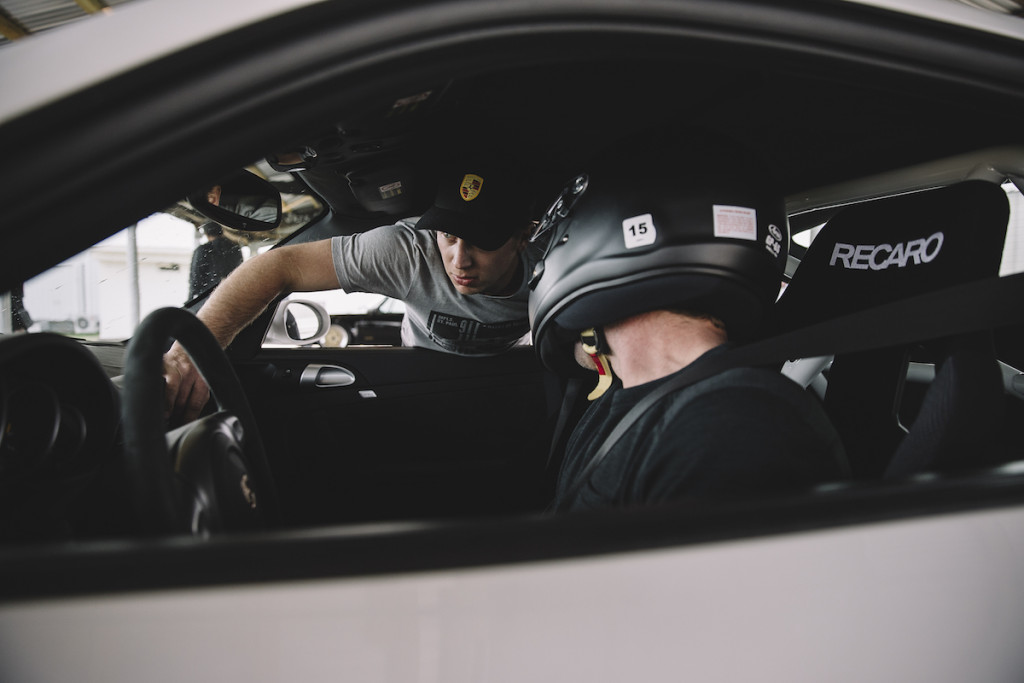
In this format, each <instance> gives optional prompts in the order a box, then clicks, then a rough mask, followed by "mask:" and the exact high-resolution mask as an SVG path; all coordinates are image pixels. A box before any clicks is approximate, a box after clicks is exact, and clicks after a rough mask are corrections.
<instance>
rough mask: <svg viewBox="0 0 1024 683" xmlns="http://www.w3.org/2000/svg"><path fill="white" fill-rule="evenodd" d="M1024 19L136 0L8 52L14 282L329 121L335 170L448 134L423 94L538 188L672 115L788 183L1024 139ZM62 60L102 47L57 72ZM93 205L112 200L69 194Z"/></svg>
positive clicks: (805, 187)
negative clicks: (743, 151)
mask: <svg viewBox="0 0 1024 683" xmlns="http://www.w3.org/2000/svg"><path fill="white" fill-rule="evenodd" d="M883 8H884V9H883ZM739 9H742V10H744V11H743V12H739V11H738V10H739ZM888 10H897V11H898V13H897V14H893V13H889V12H888ZM911 12H912V14H910V13H911ZM200 17H201V18H202V21H201V22H200V21H199V18H200ZM924 17H927V18H928V19H933V18H941V19H942V20H943V22H944V23H933V22H931V21H926V20H925V19H924ZM271 19H272V21H271ZM997 20H998V21H997ZM950 21H952V22H953V24H952V25H951V24H949V23H948V22H950ZM965 26H969V27H970V29H971V30H965V29H964V28H963V27H965ZM1022 27H1024V21H1021V20H1019V19H1017V18H1013V17H1007V16H1005V15H993V14H991V13H988V12H984V11H981V10H977V9H975V8H972V7H967V6H963V5H960V4H957V3H951V2H943V1H942V0H935V1H933V2H928V3H917V2H915V3H908V2H884V3H883V2H870V3H865V2H835V1H829V0H818V1H816V2H804V3H794V4H786V5H779V4H778V3H767V2H765V3H751V2H742V3H741V2H725V1H723V2H717V3H703V4H701V3H698V4H694V3H685V2H679V3H663V2H635V1H634V2H627V1H626V0H591V1H589V2H587V1H583V0H552V2H549V3H545V4H544V6H543V7H539V6H537V5H536V4H535V3H532V2H525V1H524V2H517V1H515V0H511V1H507V2H502V3H486V4H482V3H475V4H470V5H469V6H467V5H465V4H463V3H458V2H443V1H436V2H432V3H416V4H415V5H410V4H408V3H402V2H386V1H385V2H381V1H379V0H378V1H375V2H368V1H363V0H358V1H350V2H345V3H340V2H308V1H304V0H286V1H284V2H282V1H281V0H274V1H273V2H271V1H270V0H255V1H253V2H244V3H214V4H213V5H209V3H205V2H202V0H148V1H147V2H145V3H138V4H131V5H128V6H125V7H123V8H119V11H118V12H115V13H112V14H111V15H110V16H104V17H102V18H101V19H96V20H90V21H86V22H80V23H78V24H75V25H70V26H67V27H63V28H61V29H58V30H54V31H51V32H49V33H48V34H44V35H40V36H37V37H30V38H27V39H25V40H23V41H20V43H19V44H16V45H13V46H8V47H7V48H5V49H4V50H2V51H0V81H2V82H4V83H19V87H17V88H12V89H10V92H9V93H8V92H5V97H4V98H2V99H0V143H2V144H0V147H3V148H4V149H5V150H6V151H7V152H8V154H10V155H13V157H14V158H17V159H18V160H19V163H18V166H17V173H13V174H11V177H10V180H9V181H8V182H6V183H5V185H4V186H2V187H0V201H3V203H4V205H5V207H7V211H8V214H7V217H8V220H7V221H5V225H3V226H0V231H2V232H3V233H6V234H5V235H4V238H5V239H7V240H8V242H7V244H8V245H9V246H10V248H9V249H7V250H5V251H6V254H4V255H0V278H2V281H0V290H2V289H3V288H4V287H5V286H9V285H10V284H11V283H12V282H18V281H22V280H24V279H25V278H27V277H29V276H31V275H34V274H36V273H38V272H41V271H42V270H43V269H45V268H46V267H49V266H50V265H53V264H54V263H57V262H59V261H60V260H62V259H63V258H67V257H68V256H70V255H72V254H73V253H76V252H77V251H78V250H80V249H82V248H84V247H86V246H88V245H90V244H92V243H94V242H95V241H97V240H98V239H100V238H102V237H104V236H106V235H107V234H110V232H112V231H114V230H116V229H119V228H120V227H123V226H125V225H128V224H130V223H131V222H132V221H134V220H138V219H139V218H141V217H144V216H145V215H147V212H151V211H153V210H154V208H158V207H159V206H160V205H161V204H160V203H161V202H164V204H163V205H165V206H166V205H169V204H170V203H171V202H173V201H175V200H177V199H179V198H180V197H181V196H184V195H185V194H186V193H187V192H189V191H191V190H193V189H194V188H195V187H196V186H198V185H199V184H202V183H204V182H207V181H211V180H214V179H215V178H216V176H217V175H218V174H220V173H224V172H226V171H228V170H230V168H232V167H234V168H237V167H238V166H239V165H242V164H243V163H249V162H251V161H252V160H253V159H252V156H253V155H256V154H261V153H266V152H268V151H271V150H272V149H273V148H274V146H275V145H279V144H282V143H285V142H289V141H291V142H294V141H296V140H298V139H302V138H308V139H314V140H320V141H323V140H324V139H325V138H323V137H321V136H320V135H319V133H320V130H321V129H328V130H329V131H333V134H335V137H336V138H339V140H340V142H341V143H342V144H343V145H344V150H343V151H344V152H345V154H344V156H345V159H344V160H339V161H338V162H337V164H336V166H334V167H332V172H333V173H335V175H337V176H345V175H346V174H349V173H351V172H352V171H353V170H355V169H357V168H358V167H360V166H365V165H373V164H377V165H380V164H384V163H390V161H389V160H388V158H387V157H388V155H389V154H390V153H391V152H393V151H395V150H399V151H401V150H400V148H402V146H403V145H406V143H407V142H408V137H409V135H413V136H418V137H421V138H430V137H436V136H432V135H431V133H432V131H431V130H430V129H429V126H428V127H427V128H425V129H417V126H418V125H419V123H418V121H419V120H420V119H416V117H412V118H413V119H416V120H415V121H413V122H412V124H410V125H409V126H405V125H404V123H402V122H398V123H396V121H395V118H396V117H394V116H392V114H393V112H394V110H395V104H396V102H399V101H401V100H402V97H403V96H408V95H413V96H416V95H422V94H423V93H425V92H429V93H432V96H433V97H434V99H437V100H438V101H439V104H438V107H437V111H439V112H444V113H446V114H447V115H449V118H454V119H455V120H456V121H457V122H458V125H460V126H462V127H463V128H462V130H461V132H460V134H461V135H463V136H464V137H465V138H466V139H470V140H474V141H479V142H480V143H488V142H504V143H511V144H512V145H513V146H514V147H515V151H516V152H517V153H518V154H520V155H521V157H522V158H521V161H523V162H524V163H530V164H531V165H532V167H533V169H534V170H535V171H536V172H537V174H538V176H539V179H538V184H539V189H538V194H539V195H546V196H553V194H554V192H555V190H556V189H557V185H558V184H560V183H561V182H564V180H565V179H566V178H568V177H570V176H571V175H572V174H573V173H575V172H577V171H578V170H579V168H580V166H581V165H582V164H585V163H586V162H587V161H588V158H589V157H588V154H590V153H592V152H594V150H597V149H600V148H602V147H605V146H608V145H611V144H615V143H620V142H622V141H623V140H625V139H627V138H629V137H630V136H635V135H638V134H639V135H643V134H645V131H646V132H647V134H648V135H650V136H654V139H656V138H657V136H658V135H660V132H661V130H662V128H661V127H662V126H664V125H666V121H671V120H674V119H676V118H680V116H679V113H680V112H681V113H682V114H683V116H685V117H686V118H688V119H692V121H687V122H688V123H689V122H692V123H696V124H698V125H700V124H711V125H717V126H719V127H723V128H728V129H729V130H730V131H731V132H733V133H735V134H736V135H737V136H739V138H740V140H741V141H742V142H745V143H748V144H752V145H755V146H757V147H759V148H760V150H759V151H761V152H763V153H764V154H766V155H767V156H770V157H773V158H774V160H775V161H777V162H778V165H779V167H780V177H781V182H782V186H783V189H784V191H785V192H786V193H787V194H788V195H790V196H791V197H799V196H800V195H801V193H803V194H804V195H807V194H808V193H809V192H810V191H811V190H812V189H814V188H821V187H832V188H834V189H836V188H842V187H843V184H844V183H849V182H850V181H852V180H853V179H856V178H863V177H868V176H877V175H878V174H882V173H883V172H888V171H891V170H892V169H893V168H898V167H901V166H912V165H916V164H924V163H928V162H931V161H934V160H935V159H938V158H943V157H948V156H951V155H956V154H964V153H968V152H973V151H976V150H978V149H980V148H983V147H989V146H1003V147H1005V146H1007V145H1015V144H1022V143H1024V140H1021V138H1020V135H1021V134H1020V132H1019V125H1018V123H1017V122H1018V121H1019V116H1018V113H1019V111H1020V106H1021V102H1022V101H1024V83H1021V78H1020V73H1021V72H1022V71H1021V69H1022V56H1021V49H1020V46H1021V45H1022V41H1024V29H1022ZM883 29H884V30H883ZM609 38H615V40H610V39H609ZM951 46H955V49H953V48H951ZM58 53H60V54H63V55H66V54H69V53H70V54H89V55H90V59H88V60H86V59H81V60H76V63H75V65H74V69H72V70H62V62H61V61H60V59H59V58H58V57H57V54H58ZM424 55H429V57H430V58H429V59H428V58H424V57H423V56H424ZM766 55H767V56H770V57H771V59H766V58H765V57H766ZM65 61H66V60H65ZM396 98H397V99H396ZM247 108H248V111H250V112H251V111H259V112H261V114H260V115H258V116H254V115H251V114H247V113H246V111H247ZM411 109H414V107H413V108H411ZM335 112H337V113H335ZM397 118H402V117H397ZM427 118H429V117H421V119H422V120H424V121H425V120H426V119H427ZM488 120H489V121H495V120H500V121H501V123H502V126H498V127H494V128H493V129H488V128H487V127H486V126H485V125H482V124H481V123H480V122H482V121H488ZM339 131H343V133H344V134H343V135H338V133H339ZM243 138H244V139H243ZM340 138H344V139H340ZM339 140H330V141H329V142H331V143H332V144H333V143H334V142H338V141H339ZM258 144H265V145H266V149H262V150H260V151H258V152H254V151H253V150H254V145H258ZM369 148H373V149H374V150H376V151H372V152H365V151H363V150H364V149H369ZM443 153H444V150H442V151H441V154H443ZM434 156H435V157H438V156H440V155H439V154H438V153H436V151H435V155H434ZM680 163H685V160H680ZM128 168H130V169H133V171H132V172H131V173H128V174H126V173H125V169H128ZM880 183H881V181H878V182H877V183H876V185H878V186H879V188H880V187H881V185H880ZM111 188H116V189H117V190H118V191H117V192H116V193H114V192H112V191H111ZM837 191H838V190H837ZM844 191H845V190H844ZM879 191H880V190H879ZM62 193H64V194H67V195H68V196H64V195H63V194H62ZM68 193H73V195H74V197H73V198H71V196H70V194H68ZM342 194H344V193H342ZM90 197H94V198H95V199H91V200H90V199H89V198H90ZM115 198H116V199H115ZM83 201H94V202H95V204H94V205H93V209H97V208H100V207H102V209H103V214H102V216H100V212H99V211H94V212H89V211H82V210H80V209H79V210H77V211H72V209H71V208H68V209H67V210H64V208H63V207H65V206H67V207H72V205H76V206H77V205H78V204H76V202H83ZM329 201H331V200H330V199H329ZM344 201H345V199H344V198H338V199H337V201H332V202H331V203H332V204H333V205H334V208H335V210H336V211H339V210H342V211H351V212H352V213H353V214H355V213H357V211H358V207H356V206H353V205H352V203H351V201H349V204H348V205H344ZM819 205H820V201H819V200H814V199H809V200H807V201H806V202H805V204H804V205H801V206H797V207H794V208H795V209H798V210H808V209H812V208H815V207H816V206H819ZM62 211H63V213H62ZM94 214H95V215H94ZM367 214H372V212H367ZM406 215H411V214H406ZM371 217H372V216H371ZM101 220H102V224H101ZM26 221H31V224H32V225H34V226H35V227H36V229H37V236H36V237H35V238H33V236H32V235H30V234H21V233H19V232H18V229H17V228H18V226H19V225H24V224H26ZM44 234H45V235H47V237H48V239H49V241H48V244H50V245H52V247H51V248H49V249H48V250H47V251H45V252H39V250H38V249H35V252H39V253H33V249H32V248H30V245H31V244H32V243H33V239H34V240H36V241H38V239H39V236H41V235H44Z"/></svg>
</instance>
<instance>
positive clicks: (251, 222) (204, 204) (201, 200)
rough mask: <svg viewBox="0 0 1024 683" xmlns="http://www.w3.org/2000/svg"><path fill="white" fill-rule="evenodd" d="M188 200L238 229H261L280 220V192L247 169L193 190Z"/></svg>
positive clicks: (269, 228) (222, 222)
mask: <svg viewBox="0 0 1024 683" xmlns="http://www.w3.org/2000/svg"><path fill="white" fill-rule="evenodd" d="M188 201H189V203H190V204H191V205H192V207H193V208H194V209H195V210H196V211H198V212H199V213H201V214H203V215H204V216H206V217H207V218H209V219H211V220H214V221H217V222H218V223H220V224H221V225H225V226H227V227H229V228H234V229H236V230H245V231H248V232H261V231H265V230H273V229H274V228H276V227H277V226H279V225H280V224H281V214H282V211H281V193H280V192H278V191H277V188H275V187H274V186H273V185H271V184H270V183H269V182H268V181H266V180H264V179H263V178H260V177H259V176H258V175H255V174H254V173H251V172H249V171H246V170H241V171H238V172H236V173H232V174H231V175H230V176H228V177H227V178H222V179H221V181H220V182H218V183H214V184H213V185H211V186H210V187H209V188H205V189H202V190H199V191H198V192H193V193H192V194H190V195H188Z"/></svg>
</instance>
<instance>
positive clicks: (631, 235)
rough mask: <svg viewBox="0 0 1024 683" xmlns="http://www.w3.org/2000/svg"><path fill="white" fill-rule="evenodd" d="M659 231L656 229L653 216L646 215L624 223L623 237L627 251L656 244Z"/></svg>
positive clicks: (634, 217) (629, 219) (628, 219)
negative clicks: (655, 239)
mask: <svg viewBox="0 0 1024 683" xmlns="http://www.w3.org/2000/svg"><path fill="white" fill-rule="evenodd" d="M657 235H658V231H657V230H656V229H655V228H654V219H653V218H651V214H649V213H645V214H641V215H639V216H633V217H632V218H627V219H626V220H624V221H622V236H623V237H624V238H625V240H626V249H635V248H636V247H645V246H647V245H648V244H654V238H655V237H657Z"/></svg>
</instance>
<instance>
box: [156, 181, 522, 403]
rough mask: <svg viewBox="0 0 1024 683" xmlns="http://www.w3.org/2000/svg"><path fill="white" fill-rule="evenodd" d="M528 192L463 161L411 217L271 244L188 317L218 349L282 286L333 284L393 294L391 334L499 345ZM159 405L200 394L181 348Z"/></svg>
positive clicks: (518, 305)
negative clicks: (395, 310)
mask: <svg viewBox="0 0 1024 683" xmlns="http://www.w3.org/2000/svg"><path fill="white" fill-rule="evenodd" d="M529 208H530V196H529V194H528V193H527V192H526V191H525V190H524V188H523V183H521V182H520V180H519V178H517V177H515V176H513V175H511V174H509V173H507V172H506V171H505V169H503V168H492V167H491V166H489V165H488V164H486V163H484V164H478V163H472V162H467V163H463V164H461V165H460V166H459V167H458V168H455V169H454V170H452V171H450V172H446V173H444V174H443V175H442V177H441V181H440V184H439V189H438V193H437V197H436V199H435V202H434V205H433V206H432V207H431V208H430V209H428V210H427V211H426V212H425V213H424V214H423V216H422V217H420V218H419V219H418V220H417V219H406V220H403V221H399V222H398V223H397V224H395V225H388V226H382V227H380V228H376V229H374V230H370V231H368V232H365V233H360V234H356V235H348V236H341V237H334V238H332V239H330V240H323V241H320V242H311V243H307V244H297V245H293V246H285V247H281V248H278V249H272V250H270V251H268V252H266V253H265V254H262V255H260V256H258V257H254V258H252V259H250V260H249V261H247V262H245V263H244V264H242V266H240V267H239V268H237V269H236V270H235V271H234V272H233V273H232V274H231V276H230V277H228V278H227V279H225V280H224V281H223V282H222V283H221V284H220V285H219V286H218V287H217V289H216V290H215V291H214V293H213V295H212V296H211V297H210V298H209V300H208V301H207V302H206V304H205V305H204V306H203V308H202V310H200V312H199V318H200V319H201V320H202V321H203V322H204V323H205V324H206V326H207V327H209V328H210V330H211V331H212V332H213V334H214V337H216V339H217V340H218V341H219V342H220V344H221V346H227V345H228V344H230V343H231V341H232V340H233V339H234V338H235V336H236V335H237V334H238V332H240V331H241V330H242V329H243V328H244V327H245V326H246V325H248V324H249V323H250V322H252V321H253V320H254V319H255V318H256V317H257V316H258V315H259V314H260V313H261V312H262V311H263V310H264V309H265V308H266V307H267V305H269V304H270V303H271V302H272V301H274V300H276V299H277V298H278V297H279V296H281V295H282V294H285V293H289V292H309V291H321V290H328V289H337V288H339V287H340V288H341V289H343V290H345V291H346V292H374V293H378V294H385V295H387V296H390V297H393V298H396V299H400V300H402V301H403V302H404V303H405V306H406V314H405V319H404V321H403V323H402V341H403V344H405V345H406V346H418V347H424V348H428V349H434V350H438V351H445V352H449V353H456V354H460V355H467V356H486V355H494V354H497V353H501V352H503V351H506V350H507V349H509V348H511V347H512V346H514V345H515V344H516V343H518V342H519V341H520V340H521V339H522V338H524V337H525V335H526V334H527V333H528V332H529V329H530V327H529V321H528V318H527V313H526V305H527V296H528V293H529V290H528V287H527V280H528V278H529V274H530V273H531V272H532V271H533V266H534V264H535V263H536V261H538V260H539V259H540V256H541V245H535V244H531V243H530V242H529V234H530V230H531V228H532V223H531V221H530V215H529ZM164 374H165V377H166V380H167V392H166V402H167V406H168V410H169V411H170V412H171V413H173V414H174V415H175V416H179V415H180V416H181V417H182V419H183V420H185V421H188V420H191V419H194V418H195V417H197V416H198V415H199V412H200V411H201V410H202V408H203V406H204V405H205V404H206V401H207V400H208V398H209V389H208V388H207V387H206V385H205V383H204V382H203V380H202V378H201V377H200V376H199V373H198V372H197V371H196V369H195V367H194V366H193V365H192V362H191V360H190V359H189V358H188V355H187V354H186V353H185V352H184V350H183V349H181V347H180V346H179V345H178V344H175V345H174V346H173V347H172V348H171V350H170V351H169V352H168V353H167V355H166V356H165V357H164Z"/></svg>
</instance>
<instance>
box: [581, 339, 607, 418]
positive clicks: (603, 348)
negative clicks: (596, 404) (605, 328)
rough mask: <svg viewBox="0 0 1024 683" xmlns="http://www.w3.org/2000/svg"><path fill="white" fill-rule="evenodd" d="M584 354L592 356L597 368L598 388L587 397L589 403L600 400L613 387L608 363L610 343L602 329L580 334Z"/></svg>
mask: <svg viewBox="0 0 1024 683" xmlns="http://www.w3.org/2000/svg"><path fill="white" fill-rule="evenodd" d="M580 342H581V343H582V344H583V352H584V353H585V354H587V355H588V356H590V358H591V360H593V361H594V365H596V366H597V386H596V387H594V390H593V391H591V392H590V393H589V394H588V395H587V400H588V401H593V400H594V399H597V398H600V397H601V396H602V395H604V392H606V391H608V387H610V386H611V385H612V377H613V375H612V366H611V363H609V362H608V351H609V350H610V349H609V348H608V343H607V342H606V341H605V339H604V335H603V334H601V328H599V327H590V328H588V329H585V330H583V331H582V332H580Z"/></svg>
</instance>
